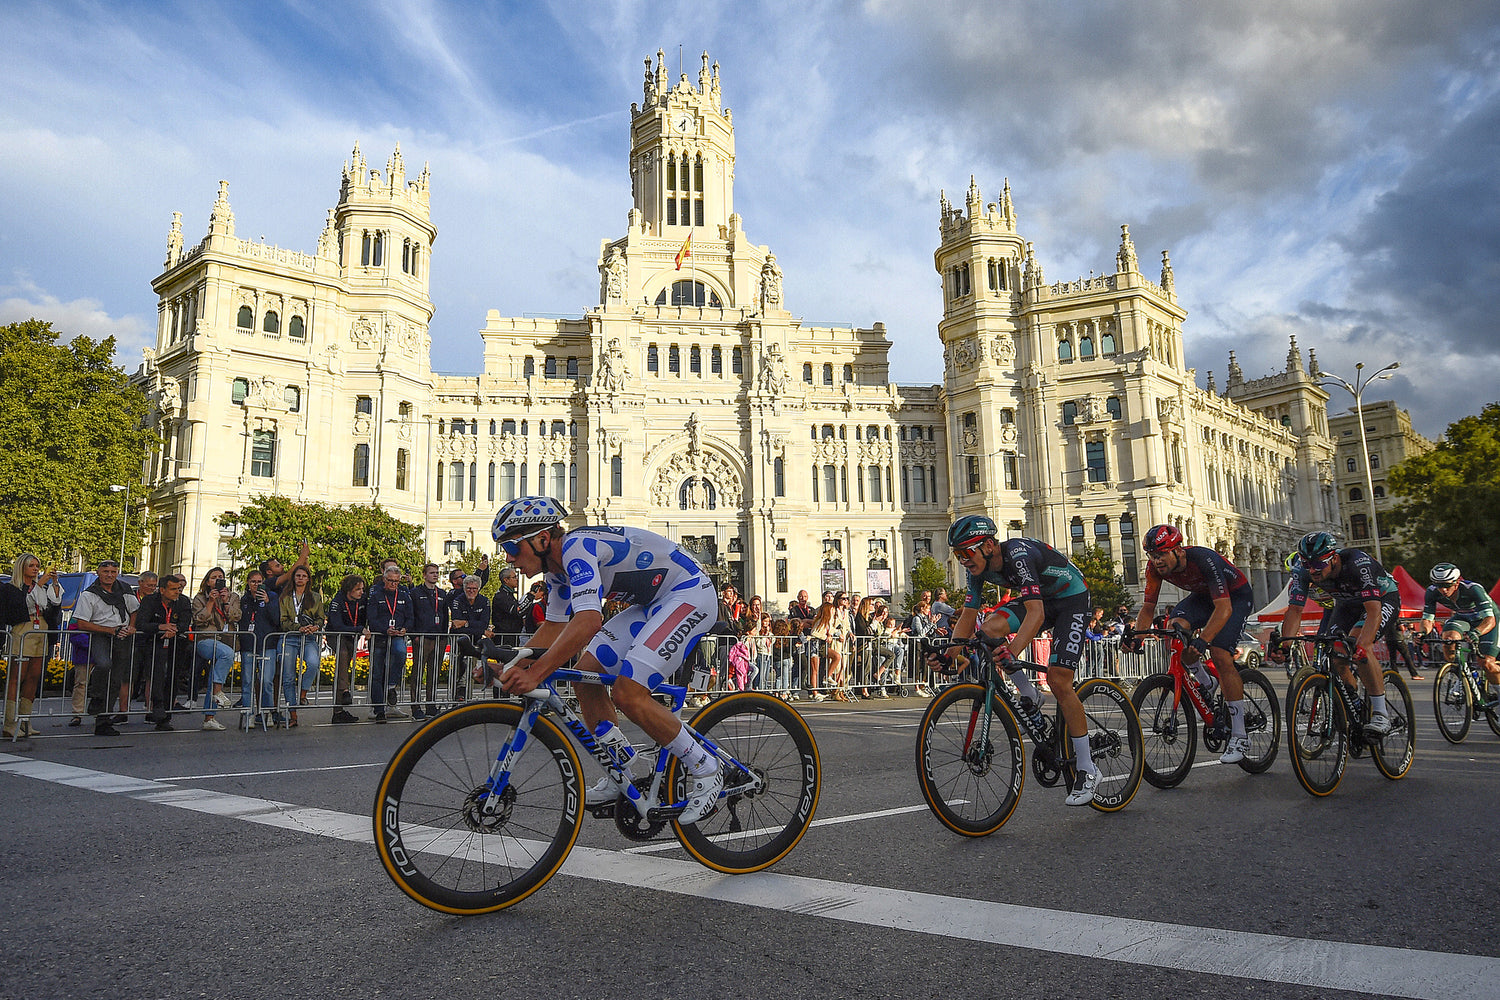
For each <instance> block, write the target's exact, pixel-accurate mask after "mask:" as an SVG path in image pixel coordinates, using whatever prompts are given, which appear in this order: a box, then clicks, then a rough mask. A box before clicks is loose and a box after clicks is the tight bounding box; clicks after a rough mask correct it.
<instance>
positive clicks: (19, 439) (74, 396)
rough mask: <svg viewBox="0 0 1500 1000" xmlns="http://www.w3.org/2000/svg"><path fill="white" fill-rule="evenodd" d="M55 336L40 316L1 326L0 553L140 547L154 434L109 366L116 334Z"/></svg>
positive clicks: (56, 557)
mask: <svg viewBox="0 0 1500 1000" xmlns="http://www.w3.org/2000/svg"><path fill="white" fill-rule="evenodd" d="M61 337H62V335H61V334H60V333H59V332H58V331H56V330H54V329H52V324H51V323H47V322H44V321H42V320H38V319H29V320H26V321H25V322H22V323H11V324H8V325H5V326H0V438H3V440H4V441H5V447H4V448H0V497H4V501H3V503H0V558H3V559H4V561H5V562H6V564H7V566H8V564H9V561H10V558H11V557H13V556H15V555H16V554H18V553H20V552H22V551H27V550H30V551H32V552H35V553H36V554H37V555H38V556H40V557H41V558H42V560H43V562H44V563H47V562H55V563H58V564H63V565H66V564H67V563H70V562H72V561H73V560H74V559H75V557H78V558H82V559H83V560H84V561H86V562H89V563H92V562H94V561H96V560H98V559H100V558H103V557H104V556H114V555H117V554H118V553H119V549H120V530H121V527H122V524H121V519H122V518H123V517H124V516H125V514H126V512H125V497H124V495H123V494H118V493H115V492H112V491H111V490H110V486H111V485H120V486H128V487H129V488H130V502H131V511H130V523H129V529H130V530H129V532H128V535H127V538H126V539H125V552H126V554H127V558H126V561H127V562H129V561H130V560H129V554H130V553H134V552H139V551H140V548H141V536H142V527H143V518H142V516H141V504H140V502H139V501H141V500H143V499H144V497H145V491H144V489H142V487H141V469H142V466H143V465H144V463H145V459H146V456H147V454H148V453H149V451H150V449H151V448H152V446H153V442H154V436H153V435H152V433H151V432H150V431H148V430H145V429H144V428H143V427H142V422H143V421H144V420H145V417H146V413H147V409H148V407H147V402H146V396H145V394H144V393H143V392H142V391H141V390H140V389H139V388H137V387H136V386H134V385H132V384H131V383H130V381H129V379H128V378H127V377H126V374H125V372H124V370H123V369H121V368H119V367H117V366H116V365H115V363H114V360H113V359H114V353H115V339H114V338H113V337H107V338H105V339H104V340H100V341H96V340H91V339H89V338H88V337H74V338H73V339H72V340H70V341H68V342H67V343H65V344H64V343H60V342H59V341H60V340H61Z"/></svg>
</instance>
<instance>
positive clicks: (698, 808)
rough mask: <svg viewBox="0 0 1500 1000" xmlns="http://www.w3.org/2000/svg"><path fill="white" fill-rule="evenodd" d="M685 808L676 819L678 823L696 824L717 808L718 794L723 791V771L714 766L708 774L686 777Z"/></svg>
mask: <svg viewBox="0 0 1500 1000" xmlns="http://www.w3.org/2000/svg"><path fill="white" fill-rule="evenodd" d="M687 781H688V788H687V808H686V809H684V810H683V811H682V815H681V816H678V817H677V822H679V823H696V822H698V821H699V820H700V819H703V818H704V817H706V816H708V815H710V814H711V813H713V811H714V810H715V809H717V808H719V793H720V792H722V791H723V790H724V769H723V768H722V767H719V766H717V765H715V767H714V769H713V771H712V772H711V773H709V774H704V775H696V774H690V775H688V779H687Z"/></svg>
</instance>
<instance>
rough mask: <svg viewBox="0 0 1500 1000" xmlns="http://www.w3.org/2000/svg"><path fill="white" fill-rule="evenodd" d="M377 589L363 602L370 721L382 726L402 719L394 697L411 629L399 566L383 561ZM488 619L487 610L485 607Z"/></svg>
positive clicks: (409, 605) (407, 594)
mask: <svg viewBox="0 0 1500 1000" xmlns="http://www.w3.org/2000/svg"><path fill="white" fill-rule="evenodd" d="M380 576H381V585H380V586H379V587H378V588H376V589H375V590H374V591H373V592H371V594H370V599H369V601H368V602H366V609H367V611H368V612H369V622H370V721H371V722H384V721H385V720H386V718H387V716H389V717H390V718H393V719H404V718H406V713H405V712H403V711H401V709H400V708H398V707H397V706H396V693H397V692H398V691H399V690H400V689H401V679H402V677H403V676H405V674H406V633H407V632H410V631H411V627H412V621H413V617H412V602H411V591H409V590H407V589H406V588H405V587H403V586H401V566H400V565H399V564H398V563H397V562H396V561H395V560H394V559H387V560H386V561H385V565H384V566H383V567H382V568H381V571H380ZM484 610H485V617H486V618H488V617H489V607H488V606H486V607H485V609H484Z"/></svg>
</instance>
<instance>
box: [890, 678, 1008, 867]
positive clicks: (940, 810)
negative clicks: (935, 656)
mask: <svg viewBox="0 0 1500 1000" xmlns="http://www.w3.org/2000/svg"><path fill="white" fill-rule="evenodd" d="M985 697H986V689H985V688H984V686H983V685H980V684H955V685H954V686H953V687H950V688H948V689H947V690H946V691H944V692H943V693H942V694H940V695H938V696H937V697H936V698H934V699H933V700H932V704H930V705H928V706H927V711H926V712H924V713H923V715H922V722H921V724H920V725H919V726H918V727H917V783H918V784H919V785H920V786H921V788H922V798H924V799H926V800H927V807H928V808H929V809H931V810H932V812H933V815H935V816H936V817H937V818H938V819H939V820H941V821H942V823H943V825H944V826H946V827H947V828H948V829H950V830H952V831H953V832H954V833H961V834H963V835H964V836H965V837H983V836H987V835H988V834H991V833H994V832H995V831H996V830H998V829H1000V828H1001V827H1002V826H1004V825H1005V821H1006V820H1008V819H1010V816H1011V813H1013V812H1015V811H1016V805H1017V803H1019V802H1020V801H1021V789H1022V788H1023V787H1024V786H1025V784H1026V757H1025V750H1024V749H1023V747H1022V746H1021V731H1020V728H1019V727H1018V726H1017V725H1016V719H1015V716H1013V715H1011V712H1010V708H1009V707H1007V706H1006V705H1005V704H1004V703H1003V702H1001V701H1000V699H998V698H996V699H993V700H992V701H991V703H990V704H991V709H990V711H989V713H988V725H989V731H988V733H986V732H985V721H986V712H985V707H984V704H985Z"/></svg>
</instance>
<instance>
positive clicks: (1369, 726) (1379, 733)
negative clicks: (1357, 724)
mask: <svg viewBox="0 0 1500 1000" xmlns="http://www.w3.org/2000/svg"><path fill="white" fill-rule="evenodd" d="M1390 731H1391V717H1390V716H1389V715H1386V714H1385V713H1384V712H1374V713H1372V714H1371V715H1370V721H1369V722H1366V723H1365V735H1366V736H1374V737H1375V738H1376V739H1379V738H1381V737H1383V736H1388V735H1389V734H1390Z"/></svg>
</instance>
